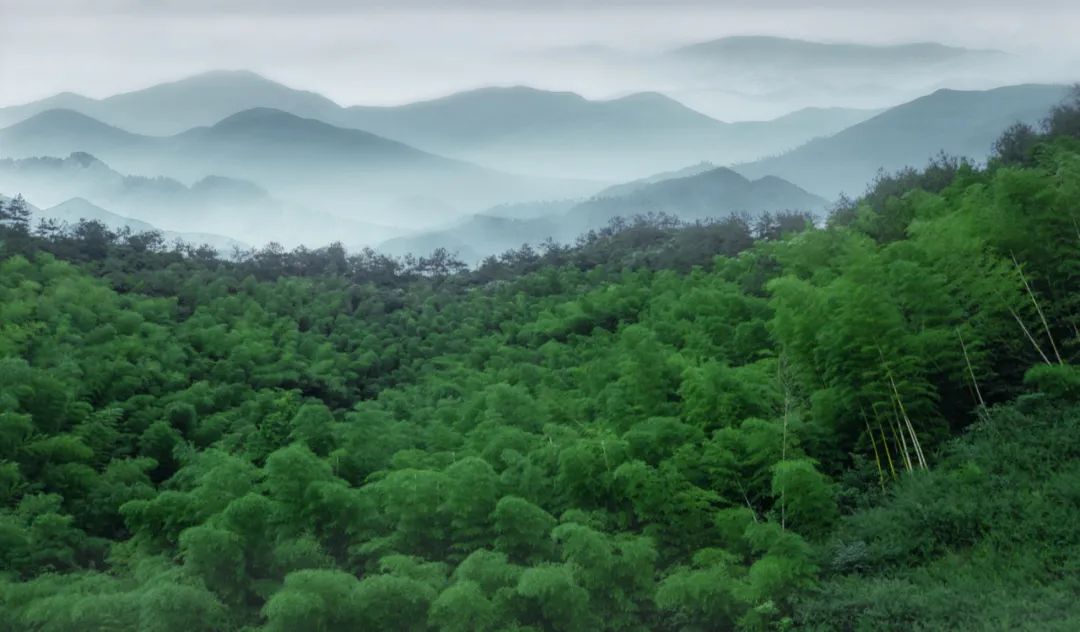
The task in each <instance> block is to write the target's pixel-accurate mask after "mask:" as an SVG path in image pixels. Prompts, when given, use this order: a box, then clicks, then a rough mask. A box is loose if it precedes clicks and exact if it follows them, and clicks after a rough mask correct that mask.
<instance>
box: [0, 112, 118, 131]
mask: <svg viewBox="0 0 1080 632" xmlns="http://www.w3.org/2000/svg"><path fill="white" fill-rule="evenodd" d="M7 129H8V130H16V131H20V132H24V133H73V132H104V133H114V134H117V135H124V136H128V135H130V133H129V132H125V131H124V130H122V129H120V128H117V127H113V126H112V125H109V124H108V123H102V122H101V121H99V120H97V119H96V118H93V117H91V116H87V115H85V114H83V113H81V112H76V111H75V110H69V109H66V108H57V109H52V110H45V111H44V112H39V113H37V114H35V115H33V116H31V117H30V118H28V119H26V120H25V121H22V122H19V123H16V124H14V125H12V126H11V127H8V128H7Z"/></svg>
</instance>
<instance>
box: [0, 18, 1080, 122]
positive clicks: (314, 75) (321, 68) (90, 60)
mask: <svg viewBox="0 0 1080 632" xmlns="http://www.w3.org/2000/svg"><path fill="white" fill-rule="evenodd" d="M946 5H947V7H946ZM943 7H944V8H943ZM1077 32H1080V2H1065V1H1059V0H1023V1H1020V0H1010V1H1006V0H997V1H995V0H991V1H976V0H959V1H957V0H906V1H904V2H896V1H895V0H889V1H888V2H874V1H869V0H832V1H830V2H819V3H813V6H810V3H807V2H805V1H796V0H780V1H776V2H769V1H767V0H765V1H762V0H758V1H756V2H751V1H748V0H746V1H744V0H727V1H726V0H711V1H708V2H706V1H700V0H685V1H679V0H676V1H674V2H661V1H659V0H651V1H647V0H621V1H615V0H588V1H585V0H565V1H556V2H543V1H542V0H532V1H525V0H468V1H464V2H452V1H450V0H442V1H437V0H386V1H375V0H367V1H365V0H360V1H355V0H301V1H296V0H145V1H138V0H0V104H3V105H7V104H12V103H20V102H25V101H28V100H31V99H35V98H40V97H44V96H48V95H51V94H54V93H56V92H59V91H63V90H70V91H74V92H79V93H82V94H86V95H89V96H95V97H101V96H107V95H109V94H113V93H116V92H119V91H125V90H131V89H136V88H140V87H144V86H146V85H150V84H152V83H155V82H159V81H162V80H167V79H176V78H180V77H183V76H186V75H190V74H193V73H196V72H200V71H204V70H210V69H217V68H228V69H239V68H245V69H251V70H255V71H258V72H260V73H262V74H265V75H267V76H269V77H271V78H273V79H277V80H280V81H283V82H286V83H288V84H290V85H292V86H295V87H301V88H307V89H311V90H316V91H319V92H321V93H323V94H326V95H327V96H329V97H331V98H333V99H335V100H337V101H339V102H341V103H345V104H354V103H397V102H403V101H407V100H412V99H416V98H422V97H431V96H437V95H442V94H445V93H448V92H452V91H455V90H459V89H463V88H469V87H475V86H479V85H486V84H511V83H527V84H532V85H536V86H538V87H544V88H558V89H567V90H575V91H579V92H582V93H584V94H586V95H588V96H608V95H613V94H618V93H621V92H625V91H628V90H634V89H648V88H653V87H655V86H652V85H646V84H647V83H648V82H647V80H645V79H643V78H639V77H636V76H635V75H634V73H633V71H632V66H633V65H632V64H623V71H622V72H619V73H615V72H607V71H605V69H604V68H603V67H600V65H599V64H602V62H603V58H604V55H603V54H597V55H596V59H597V62H596V63H597V64H598V65H597V66H596V67H590V65H589V64H587V63H581V62H580V61H571V60H577V57H575V56H574V55H573V52H574V51H575V50H579V47H585V46H589V47H597V49H596V51H597V52H598V53H600V52H604V51H606V50H607V49H608V48H611V49H614V50H615V51H618V53H619V54H620V55H629V56H631V58H632V56H633V55H634V54H645V53H648V52H651V51H656V50H661V49H663V48H665V47H670V46H673V45H678V44H682V43H687V42H693V41H700V40H706V39H712V38H716V37H720V36H724V35H730V34H769V35H784V36H794V37H803V38H808V39H815V40H825V41H858V42H867V43H895V42H910V41H921V40H935V41H941V42H944V43H947V44H954V45H963V46H973V47H982V48H998V49H1005V50H1008V51H1011V52H1019V53H1025V54H1031V55H1033V56H1035V57H1037V58H1039V59H1043V60H1047V63H1056V64H1065V63H1066V60H1069V61H1072V60H1076V59H1077V58H1080V54H1078V50H1080V43H1073V41H1074V40H1076V39H1077V38H1076V33H1077ZM612 54H614V53H612ZM624 60H625V57H624Z"/></svg>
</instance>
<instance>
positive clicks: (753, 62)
mask: <svg viewBox="0 0 1080 632" xmlns="http://www.w3.org/2000/svg"><path fill="white" fill-rule="evenodd" d="M668 55H669V56H672V57H681V58H691V59H696V60H699V61H707V62H712V63H718V64H724V65H749V66H751V67H753V66H765V65H767V66H783V67H814V68H823V67H833V68H836V67H850V66H876V67H888V66H898V65H924V64H935V63H943V62H951V61H955V60H957V59H961V58H970V57H996V56H1001V55H1003V53H1002V52H1001V51H991V50H973V49H969V48H959V47H955V46H946V45H944V44H939V43H936V42H916V43H910V44H893V45H870V44H856V43H832V42H813V41H806V40H799V39H790V38H784V37H770V36H762V35H749V36H732V37H724V38H720V39H716V40H711V41H707V42H700V43H697V44H691V45H689V46H683V47H681V48H677V49H675V50H673V51H670V52H669V53H668Z"/></svg>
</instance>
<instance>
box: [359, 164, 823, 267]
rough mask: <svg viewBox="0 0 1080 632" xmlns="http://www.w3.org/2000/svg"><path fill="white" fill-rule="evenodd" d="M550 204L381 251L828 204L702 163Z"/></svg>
mask: <svg viewBox="0 0 1080 632" xmlns="http://www.w3.org/2000/svg"><path fill="white" fill-rule="evenodd" d="M551 204H553V205H556V206H555V208H556V209H558V210H557V211H556V212H554V213H551V214H549V215H544V216H539V217H523V218H515V217H505V216H504V217H496V216H493V215H491V214H490V213H491V212H493V211H498V210H500V209H492V210H490V211H488V212H485V213H482V214H478V215H475V216H473V217H471V218H469V219H467V220H464V221H461V222H459V223H458V224H456V225H453V226H450V227H448V228H444V229H441V230H436V231H429V232H425V233H421V234H417V235H410V236H406V237H399V238H396V239H393V240H389V241H387V242H386V243H384V244H382V245H381V246H380V249H382V250H384V251H385V252H388V253H391V254H396V255H403V254H409V253H411V254H427V253H429V252H431V251H432V250H434V249H435V248H439V247H443V248H447V249H448V250H451V251H456V252H457V254H458V256H460V257H461V258H462V259H464V260H465V261H469V262H473V263H475V262H477V261H479V260H481V259H482V258H484V257H486V256H488V255H492V254H497V253H501V252H504V251H506V250H508V249H510V248H517V247H520V246H521V245H523V244H533V245H535V244H538V243H540V242H542V241H544V240H545V239H547V238H551V239H553V240H555V241H559V242H567V241H570V240H572V239H574V238H575V237H576V236H577V235H580V234H581V233H583V232H585V231H587V230H590V229H598V228H602V227H604V226H606V225H607V224H608V222H609V221H610V220H611V219H613V218H615V217H619V216H621V217H631V216H634V215H639V214H640V215H644V214H649V213H665V214H668V215H674V216H676V217H678V218H680V219H683V220H685V221H698V220H708V219H716V218H722V217H725V216H727V215H730V214H732V213H745V214H747V215H748V216H751V217H753V216H756V215H760V214H762V213H766V212H774V213H775V212H782V211H804V212H811V213H818V212H821V211H822V210H823V209H824V208H825V206H826V205H827V202H826V200H824V199H822V198H820V197H818V196H816V195H813V194H811V193H808V192H806V191H804V190H802V189H800V188H799V187H797V186H795V185H793V184H791V183H790V182H787V181H784V180H782V179H780V178H776V177H765V178H760V179H758V180H749V179H747V178H745V177H743V176H741V175H739V174H738V173H736V172H734V171H732V170H730V169H725V168H722V167H715V166H712V165H708V164H703V165H700V164H699V165H693V166H691V167H687V168H685V169H682V170H679V171H676V172H671V173H663V174H657V175H655V176H651V177H648V178H643V179H641V180H638V181H635V182H630V183H626V184H623V185H618V186H614V187H610V188H608V189H606V190H605V191H603V192H602V193H601V194H600V195H598V196H596V197H593V198H591V199H588V200H583V201H580V202H578V203H576V204H573V205H572V206H570V207H569V208H568V209H567V210H562V209H561V208H560V207H561V205H563V204H565V202H555V203H551Z"/></svg>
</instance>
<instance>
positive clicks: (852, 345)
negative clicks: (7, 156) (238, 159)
mask: <svg viewBox="0 0 1080 632" xmlns="http://www.w3.org/2000/svg"><path fill="white" fill-rule="evenodd" d="M1077 120H1080V112H1078V110H1077V109H1076V108H1065V109H1062V110H1058V111H1056V112H1055V113H1054V115H1053V117H1051V123H1050V124H1049V125H1048V131H1049V133H1048V134H1043V135H1041V134H1037V133H1035V132H1034V131H1032V130H1024V129H1014V130H1011V131H1010V133H1009V134H1008V135H1007V136H1006V137H1004V138H1003V140H1002V142H1001V143H999V151H998V156H997V158H996V159H995V160H994V161H993V162H992V164H991V166H990V167H989V168H988V169H985V170H982V169H974V168H971V167H969V166H966V165H951V164H950V165H944V166H942V165H935V166H933V167H932V168H930V169H928V170H926V171H924V172H919V173H914V172H911V173H905V174H900V175H899V176H896V177H893V178H884V179H882V180H881V181H880V182H879V183H878V185H877V188H876V189H875V190H874V191H872V192H871V194H869V195H868V196H866V197H865V198H863V199H862V200H860V201H857V202H855V203H851V204H849V205H845V206H842V207H841V208H839V209H838V210H837V212H836V213H834V214H833V215H832V217H831V219H830V222H829V225H828V226H827V227H823V228H811V227H808V226H806V225H805V224H797V223H793V222H792V223H786V218H784V219H785V222H781V221H780V220H778V219H776V218H771V217H770V218H763V219H762V221H760V222H758V223H756V224H755V225H753V226H747V225H746V224H745V222H742V221H741V220H739V219H738V218H733V219H731V220H729V221H728V222H726V223H721V224H716V225H709V226H689V227H685V226H678V225H675V224H671V223H665V222H663V221H655V220H652V221H650V220H638V221H633V222H628V223H625V224H618V225H616V226H613V227H612V228H610V229H608V230H604V231H600V232H596V233H593V234H591V235H589V236H587V237H585V238H583V239H582V240H581V242H580V243H579V244H577V245H576V246H574V247H569V248H565V247H554V246H553V247H550V248H548V249H546V250H545V251H542V252H534V251H531V250H527V249H523V250H520V251H516V252H510V253H507V254H506V255H505V256H503V257H501V258H492V259H490V260H487V261H486V262H484V264H482V265H481V266H479V267H478V268H477V269H475V270H467V269H462V266H460V265H459V262H455V261H454V260H453V259H452V258H449V257H447V256H446V255H445V253H437V254H436V255H435V256H432V257H429V258H425V259H421V260H416V261H412V260H407V261H399V260H394V259H391V258H388V257H383V256H380V255H377V254H375V253H373V252H370V251H369V252H364V253H359V254H356V255H351V256H350V255H347V254H346V253H345V251H344V250H343V249H341V248H340V247H336V246H335V247H329V248H325V249H321V250H317V251H309V250H298V251H294V252H284V251H283V250H281V249H280V248H274V247H268V248H265V249H263V250H261V251H256V252H252V253H249V254H248V255H247V256H246V257H243V258H241V259H240V260H239V261H235V262H224V261H221V260H218V259H215V258H213V257H211V256H208V253H206V252H205V251H201V250H197V249H190V248H189V249H180V250H168V249H164V248H162V247H161V245H160V244H159V243H156V242H155V241H154V239H153V237H152V236H146V235H127V236H120V237H117V236H115V235H112V234H110V233H108V232H107V231H105V230H103V229H102V227H101V226H100V225H96V224H93V223H83V224H79V225H77V226H76V227H75V228H74V229H72V230H70V231H66V232H55V231H50V230H48V228H47V227H43V228H42V230H40V231H34V230H31V228H30V227H29V226H27V225H26V223H25V217H26V214H25V213H24V212H23V209H22V207H21V205H20V204H19V203H18V202H17V201H16V202H8V203H6V204H5V206H4V217H3V218H2V221H3V249H4V257H3V260H2V262H0V384H2V385H3V386H2V389H0V507H2V508H0V544H2V546H0V604H2V605H3V607H2V608H0V630H42V631H46V630H74V629H85V630H184V631H187V632H191V631H194V630H222V631H224V630H230V631H231V630H237V631H239V630H301V629H312V630H324V631H337V630H342V631H344V630H356V629H380V630H440V631H442V630H492V631H494V630H569V631H575V630H582V631H585V630H589V631H591V630H672V631H674V630H680V631H682V630H685V631H691V630H718V629H719V630H726V629H739V630H775V629H793V628H794V629H821V630H833V629H839V630H849V629H850V630H861V629H928V630H929V629H970V630H978V629H985V628H987V627H998V626H1001V625H1003V624H1004V625H1006V626H1007V627H1013V628H1024V627H1027V628H1028V629H1062V630H1064V629H1069V628H1070V627H1072V626H1073V625H1074V624H1075V621H1076V620H1077V617H1078V610H1077V606H1076V604H1075V600H1074V599H1070V598H1069V595H1071V594H1075V589H1076V585H1075V579H1074V578H1075V575H1076V574H1075V570H1076V568H1077V565H1078V564H1080V557H1078V556H1080V548H1078V546H1077V544H1078V542H1077V535H1076V533H1075V530H1074V529H1071V528H1070V525H1071V523H1072V522H1073V521H1074V519H1075V517H1076V516H1075V514H1076V509H1075V506H1076V502H1075V501H1076V492H1075V488H1076V485H1075V483H1076V478H1077V472H1076V467H1075V466H1074V465H1073V463H1074V462H1075V457H1076V445H1077V444H1076V441H1075V439H1076V434H1077V432H1078V431H1080V430H1078V429H1080V419H1078V417H1080V411H1078V410H1077V408H1076V406H1077V399H1078V397H1080V375H1078V372H1077V369H1076V368H1075V363H1076V362H1077V361H1078V360H1080V334H1078V332H1077V329H1076V322H1075V317H1076V313H1077V304H1078V296H1080V293H1078V290H1080V288H1078V286H1077V284H1078V279H1080V258H1078V256H1077V252H1078V250H1077V240H1078V239H1080V235H1077V233H1076V231H1075V226H1076V222H1077V220H1078V217H1077V215H1076V214H1077V207H1076V200H1077V193H1078V186H1080V134H1078V133H1077V132H1076V129H1077V125H1076V121H1077Z"/></svg>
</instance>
